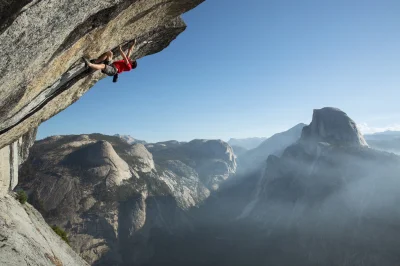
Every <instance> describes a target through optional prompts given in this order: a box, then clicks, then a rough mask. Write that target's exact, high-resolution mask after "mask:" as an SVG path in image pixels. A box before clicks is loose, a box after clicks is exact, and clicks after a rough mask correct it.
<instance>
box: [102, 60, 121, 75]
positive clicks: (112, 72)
mask: <svg viewBox="0 0 400 266" xmlns="http://www.w3.org/2000/svg"><path fill="white" fill-rule="evenodd" d="M102 64H105V65H106V68H105V69H103V70H102V71H101V72H103V73H104V74H106V75H108V76H114V75H116V74H118V70H117V68H116V67H115V66H114V65H113V64H112V63H111V62H110V61H103V62H102Z"/></svg>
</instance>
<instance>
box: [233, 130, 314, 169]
mask: <svg viewBox="0 0 400 266" xmlns="http://www.w3.org/2000/svg"><path fill="white" fill-rule="evenodd" d="M304 126H306V125H305V124H303V123H300V124H298V125H296V126H294V127H292V128H290V129H288V130H287V131H284V132H281V133H276V134H274V135H273V136H272V137H270V138H268V139H266V140H265V141H264V142H262V143H261V144H260V145H259V146H258V147H256V148H255V149H252V150H249V151H247V152H245V153H242V154H241V155H240V156H239V158H238V164H239V170H240V171H247V170H250V169H256V168H259V167H261V165H262V164H263V163H265V162H266V160H267V158H268V156H269V155H271V154H273V155H280V154H281V153H282V152H283V151H284V149H285V148H287V147H288V146H290V145H292V144H293V143H295V142H296V141H297V140H298V139H299V138H300V136H301V134H302V130H303V128H304Z"/></svg>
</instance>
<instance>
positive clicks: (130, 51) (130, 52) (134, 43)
mask: <svg viewBox="0 0 400 266" xmlns="http://www.w3.org/2000/svg"><path fill="white" fill-rule="evenodd" d="M135 45H136V39H135V40H133V43H132V45H131V47H129V50H128V55H127V56H128V58H130V57H131V55H132V51H133V49H135Z"/></svg>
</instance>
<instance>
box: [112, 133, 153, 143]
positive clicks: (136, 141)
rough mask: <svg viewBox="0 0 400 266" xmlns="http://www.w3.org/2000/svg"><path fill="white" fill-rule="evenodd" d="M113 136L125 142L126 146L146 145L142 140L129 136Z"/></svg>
mask: <svg viewBox="0 0 400 266" xmlns="http://www.w3.org/2000/svg"><path fill="white" fill-rule="evenodd" d="M114 136H115V137H118V138H121V139H123V140H125V141H126V142H127V143H128V144H134V143H141V144H146V143H147V142H146V141H144V140H139V139H135V138H133V137H131V136H130V135H120V134H115V135H114Z"/></svg>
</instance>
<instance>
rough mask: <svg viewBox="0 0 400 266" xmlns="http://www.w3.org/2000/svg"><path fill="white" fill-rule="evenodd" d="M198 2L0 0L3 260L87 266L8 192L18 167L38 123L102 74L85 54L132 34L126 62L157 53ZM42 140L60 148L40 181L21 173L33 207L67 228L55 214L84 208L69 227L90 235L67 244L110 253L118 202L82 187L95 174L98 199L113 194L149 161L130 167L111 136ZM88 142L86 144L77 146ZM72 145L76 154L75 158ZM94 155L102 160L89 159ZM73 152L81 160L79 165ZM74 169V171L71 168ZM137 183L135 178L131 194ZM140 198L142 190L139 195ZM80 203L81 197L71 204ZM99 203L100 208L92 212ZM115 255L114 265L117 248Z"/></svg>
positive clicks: (90, 256)
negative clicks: (104, 201) (107, 240)
mask: <svg viewBox="0 0 400 266" xmlns="http://www.w3.org/2000/svg"><path fill="white" fill-rule="evenodd" d="M201 2H203V0H190V1H188V0H172V1H171V0H155V1H147V0H107V1H89V0H68V1H63V0H21V1H17V0H11V1H0V49H1V51H2V56H1V57H0V73H1V75H0V208H1V209H2V215H3V216H2V217H1V218H2V219H0V243H2V244H0V246H1V247H0V255H1V256H0V257H1V259H0V264H2V265H3V264H4V265H86V263H85V262H84V261H83V260H81V259H79V257H78V256H77V255H76V254H75V253H74V252H73V251H72V250H71V249H70V248H68V247H67V246H66V245H62V243H59V242H60V239H59V237H58V236H57V235H55V234H54V233H53V232H52V230H51V229H50V228H49V227H46V224H45V223H44V221H43V219H42V218H41V216H40V214H39V213H33V209H32V208H31V207H26V208H22V207H21V206H20V207H18V206H19V205H18V204H19V203H18V202H17V201H16V200H14V199H12V198H11V197H10V196H9V195H8V194H9V193H10V191H11V190H12V189H14V188H15V186H16V185H17V184H18V179H19V176H18V169H19V166H20V165H21V163H22V162H23V161H24V160H25V159H26V158H27V157H28V150H29V148H30V146H31V145H32V144H33V141H34V140H35V137H36V128H37V127H38V126H39V124H40V123H42V122H43V121H46V120H48V119H49V118H51V117H52V116H54V115H56V114H57V113H59V112H61V111H62V110H64V109H65V108H67V107H68V106H70V105H71V104H73V103H74V102H76V101H77V100H78V99H79V98H80V97H81V96H82V95H83V94H84V93H85V92H86V91H88V90H89V89H90V88H91V87H92V86H93V85H94V84H95V83H96V82H97V81H98V80H99V79H101V78H103V77H104V75H103V74H101V73H100V72H99V71H98V72H96V73H93V72H92V71H89V70H88V69H86V68H85V66H84V64H83V62H82V60H81V57H82V56H85V57H88V58H96V57H98V56H99V55H101V54H102V53H104V52H106V51H108V50H112V51H114V54H116V55H118V51H117V50H118V49H117V47H118V46H119V45H122V46H123V48H124V49H126V48H127V47H128V45H129V42H130V41H132V40H133V39H136V40H137V45H136V49H135V50H134V52H133V54H132V59H139V58H141V57H144V56H146V55H150V54H154V53H157V52H159V51H161V50H163V49H164V48H166V47H167V46H168V45H169V44H170V43H171V41H173V40H174V39H175V38H176V37H177V36H178V35H179V34H180V33H181V32H182V31H184V30H185V28H186V25H185V23H184V22H183V20H182V19H181V18H180V15H181V14H182V13H184V12H186V11H188V10H190V9H192V8H194V7H196V6H197V5H198V4H200V3H201ZM139 66H140V62H139ZM63 141H64V142H63ZM46 142H47V145H49V146H52V145H53V147H55V146H54V145H60V146H57V149H55V148H54V149H53V150H57V151H59V152H60V153H59V154H55V153H54V152H52V149H50V150H47V151H46V152H47V155H44V157H41V158H40V159H38V161H36V162H35V165H36V166H37V167H43V165H47V166H49V164H48V163H43V164H41V163H42V162H46V161H47V162H50V161H51V162H57V163H58V164H59V165H58V166H59V168H58V171H56V172H51V171H47V170H48V169H47V170H44V171H45V172H46V175H45V177H44V178H43V180H40V179H39V178H38V179H35V178H36V177H38V176H37V175H36V174H35V173H33V172H31V171H30V170H29V169H25V170H24V171H25V172H29V173H30V176H29V177H26V176H25V177H24V178H23V179H24V180H25V181H26V180H29V182H31V183H29V186H28V187H25V189H26V190H28V192H29V193H31V194H32V195H35V197H33V200H34V201H35V200H36V202H35V204H36V205H35V206H36V207H37V208H39V209H40V210H41V211H45V212H46V211H51V214H52V215H54V217H55V218H54V217H53V216H52V217H53V218H54V219H53V220H52V221H54V222H55V223H57V224H60V225H63V224H62V221H60V220H57V215H56V214H57V213H58V214H60V213H62V214H63V215H64V214H65V215H66V217H70V216H69V215H70V214H71V213H75V212H78V210H79V213H80V214H82V213H85V215H86V216H83V217H80V216H79V215H74V216H72V218H71V223H70V227H69V228H70V230H76V231H77V232H83V233H82V235H85V236H86V238H84V237H83V238H81V239H76V238H74V237H72V239H71V241H72V243H74V245H76V246H79V247H82V250H83V251H82V252H83V253H84V257H85V258H86V259H87V260H88V261H94V260H96V258H98V257H99V256H101V255H103V254H111V255H112V254H113V252H114V250H115V249H113V247H114V246H115V244H114V242H112V241H111V242H110V244H107V243H104V239H102V238H101V237H98V232H100V231H101V232H103V231H104V232H108V233H109V236H113V235H116V234H117V233H118V232H117V225H116V223H117V222H116V221H118V208H112V207H110V204H109V205H107V204H105V205H106V206H103V205H100V206H99V204H97V205H96V204H95V203H96V202H98V201H96V198H94V197H93V195H92V194H91V193H88V194H85V193H86V192H88V191H91V188H90V186H86V185H87V183H88V182H89V180H91V181H94V180H96V178H98V179H97V181H99V184H98V186H96V189H97V190H96V193H95V195H105V196H107V195H108V194H107V193H104V192H105V191H107V189H109V190H117V189H118V188H121V187H123V184H124V183H126V182H129V180H131V179H133V178H138V176H139V175H140V174H141V171H142V170H146V171H147V172H149V171H152V170H153V166H152V164H151V158H149V157H141V156H140V154H139V159H140V160H142V162H143V163H144V166H141V165H136V164H135V167H134V168H132V167H131V166H130V163H128V162H126V161H125V160H124V159H123V158H120V157H119V155H118V154H117V152H116V151H115V150H114V149H113V148H112V147H111V144H109V143H107V142H100V143H99V142H98V140H97V139H95V140H93V139H90V138H88V137H85V136H81V137H80V138H76V139H74V140H73V141H71V142H68V141H65V139H64V138H63V137H54V138H51V139H47V140H46ZM85 148H86V149H87V150H86V151H85V150H83V151H82V149H85ZM77 150H80V151H81V152H82V153H79V154H74V155H71V153H72V152H76V151H77ZM85 152H86V153H87V154H86V155H85ZM91 153H94V154H97V155H99V157H92V155H91ZM46 156H47V157H46ZM68 156H71V157H68ZM67 157H68V158H67ZM76 157H79V158H82V162H85V163H86V164H85V165H81V164H77V163H76V161H74V158H75V159H76ZM36 163H37V164H36ZM70 165H73V166H75V168H74V169H73V170H71V172H68V171H67V170H68V169H69V168H68V167H69V166H70ZM62 169H67V170H65V171H63V170H62ZM76 173H85V174H84V176H82V177H80V178H77V176H71V174H76ZM52 174H54V175H52ZM44 182H47V183H46V186H43V187H41V186H40V185H42V184H43V183H44ZM89 183H90V182H89ZM143 186H144V185H143ZM141 187H142V184H139V185H138V187H137V188H136V190H137V191H139V190H140V189H141ZM92 188H93V187H92ZM139 194H140V195H142V196H141V197H144V196H145V195H146V193H145V192H143V193H139ZM78 199H79V200H82V201H78V202H77V201H75V200H78ZM111 205H112V204H111ZM61 206H63V207H61ZM96 208H98V209H99V210H100V211H99V213H98V214H97V216H96V215H95V216H92V215H91V214H92V211H93V210H94V209H96ZM101 211H104V212H103V213H102V212H101ZM63 212H64V213H63ZM95 213H96V212H95ZM139 220H140V219H139ZM80 221H84V222H82V224H83V225H84V226H83V228H86V227H85V226H86V225H88V228H91V229H93V228H95V229H94V230H93V231H91V230H88V231H85V230H84V229H83V230H82V231H81V229H80V228H79V227H74V226H75V225H76V224H77V223H79V222H80ZM92 226H93V227H92ZM102 230H103V231H102ZM111 238H112V237H111ZM112 257H113V256H112ZM113 259H115V260H116V261H118V254H117V255H116V256H114V257H113ZM6 263H8V264H6ZM106 265H111V264H106Z"/></svg>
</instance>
